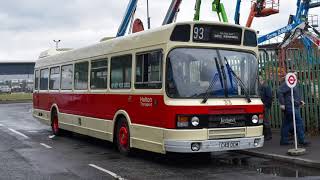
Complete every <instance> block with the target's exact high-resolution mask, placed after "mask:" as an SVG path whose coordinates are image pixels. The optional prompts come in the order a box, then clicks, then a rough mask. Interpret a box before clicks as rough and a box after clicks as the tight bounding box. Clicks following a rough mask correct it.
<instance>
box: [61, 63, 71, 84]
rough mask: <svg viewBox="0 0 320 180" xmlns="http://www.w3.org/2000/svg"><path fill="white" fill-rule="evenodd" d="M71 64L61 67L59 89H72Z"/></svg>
mask: <svg viewBox="0 0 320 180" xmlns="http://www.w3.org/2000/svg"><path fill="white" fill-rule="evenodd" d="M72 81H73V65H72V64H71V65H66V66H62V67H61V89H63V90H72Z"/></svg>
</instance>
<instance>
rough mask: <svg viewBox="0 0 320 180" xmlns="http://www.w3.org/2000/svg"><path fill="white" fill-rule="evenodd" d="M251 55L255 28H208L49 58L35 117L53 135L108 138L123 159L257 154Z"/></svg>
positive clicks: (42, 65)
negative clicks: (134, 153) (146, 154)
mask: <svg viewBox="0 0 320 180" xmlns="http://www.w3.org/2000/svg"><path fill="white" fill-rule="evenodd" d="M50 54H51V55H50ZM257 55H258V47H257V35H256V33H255V32H254V31H253V30H251V29H248V28H245V27H242V26H237V25H229V24H221V23H212V22H181V23H174V24H170V25H166V26H162V27H159V28H156V29H152V30H147V31H144V32H139V33H135V34H131V35H128V36H125V37H120V38H114V39H109V40H106V41H102V42H100V43H98V44H95V45H92V46H89V47H84V48H81V49H75V50H69V51H66V52H63V53H61V52H58V51H57V52H51V53H50V51H48V52H47V54H42V55H41V58H39V60H38V61H37V62H36V66H35V87H34V94H33V115H34V117H36V118H37V119H39V120H40V121H41V122H43V123H45V124H47V125H50V126H51V127H52V131H53V133H54V134H59V131H60V130H61V129H64V130H68V131H72V132H76V133H80V134H84V135H88V136H92V137H96V138H100V139H103V140H108V141H111V142H114V143H115V144H116V145H117V147H118V149H119V151H120V152H122V153H124V154H126V153H128V152H129V151H130V149H131V148H138V149H143V150H148V151H153V152H158V153H166V152H181V153H197V152H213V151H225V150H238V149H248V148H257V147H261V146H263V143H264V139H263V135H262V134H263V133H262V129H263V126H262V124H263V116H262V113H263V104H262V102H261V100H260V98H259V97H258V94H257V92H258V91H257V86H258V85H257V72H258V61H257Z"/></svg>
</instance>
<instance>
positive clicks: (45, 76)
mask: <svg viewBox="0 0 320 180" xmlns="http://www.w3.org/2000/svg"><path fill="white" fill-rule="evenodd" d="M48 81H49V69H42V70H41V71H40V90H48Z"/></svg>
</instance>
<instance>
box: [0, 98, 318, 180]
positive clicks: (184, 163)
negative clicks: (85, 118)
mask: <svg viewBox="0 0 320 180" xmlns="http://www.w3.org/2000/svg"><path fill="white" fill-rule="evenodd" d="M31 108H32V105H31V104H30V103H24V104H0V179H1V180H7V179H14V180H16V179H30V180H37V179H50V180H54V179H57V180H63V179H66V180H72V179H148V180H149V179H218V180H219V179H221V180H229V179H231V180H232V179H236V180H256V179H261V180H264V179H280V180H282V179H291V178H296V177H301V178H302V179H320V172H319V170H318V169H313V168H305V167H301V166H295V165H292V164H286V163H279V162H277V161H272V160H269V159H264V158H257V157H253V156H250V155H243V154H239V153H236V152H222V153H213V154H211V156H210V157H208V156H206V157H199V156H195V155H189V156H187V155H171V156H165V155H160V154H154V153H149V152H145V151H139V150H136V151H135V153H134V154H133V155H132V156H130V157H126V156H123V155H120V154H119V153H118V152H117V151H116V150H115V149H114V148H113V145H112V144H111V143H108V142H105V141H101V140H98V139H95V138H90V137H87V136H82V135H78V134H66V135H65V136H62V137H55V138H53V139H50V138H49V136H50V135H51V131H50V128H49V127H47V126H44V125H41V124H40V123H39V122H38V121H37V120H35V119H34V118H33V117H32V116H31Z"/></svg>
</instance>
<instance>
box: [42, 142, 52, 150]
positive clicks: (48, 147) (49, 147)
mask: <svg viewBox="0 0 320 180" xmlns="http://www.w3.org/2000/svg"><path fill="white" fill-rule="evenodd" d="M40 145H42V146H44V147H45V148H47V149H51V148H52V147H51V146H49V145H46V144H44V143H40Z"/></svg>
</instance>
